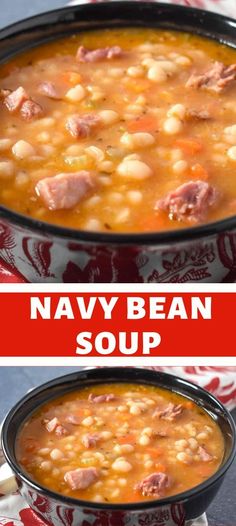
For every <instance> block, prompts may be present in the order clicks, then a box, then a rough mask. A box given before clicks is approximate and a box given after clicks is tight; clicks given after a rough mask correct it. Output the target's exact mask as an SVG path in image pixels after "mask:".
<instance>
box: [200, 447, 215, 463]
mask: <svg viewBox="0 0 236 526" xmlns="http://www.w3.org/2000/svg"><path fill="white" fill-rule="evenodd" d="M198 454H199V456H200V459H201V460H203V462H210V461H211V460H213V456H212V455H210V453H208V452H207V451H206V449H205V448H204V447H203V446H200V447H199V449H198Z"/></svg>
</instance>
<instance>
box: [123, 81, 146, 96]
mask: <svg viewBox="0 0 236 526" xmlns="http://www.w3.org/2000/svg"><path fill="white" fill-rule="evenodd" d="M125 87H126V88H127V89H128V90H130V91H134V92H135V93H142V92H143V91H145V90H146V89H148V88H149V87H150V82H149V81H148V80H147V79H131V78H129V79H128V80H127V81H126V82H125Z"/></svg>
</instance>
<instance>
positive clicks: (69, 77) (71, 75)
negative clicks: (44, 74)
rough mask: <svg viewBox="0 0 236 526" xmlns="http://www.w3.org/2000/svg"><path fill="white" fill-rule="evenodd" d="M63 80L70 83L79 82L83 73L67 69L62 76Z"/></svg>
mask: <svg viewBox="0 0 236 526" xmlns="http://www.w3.org/2000/svg"><path fill="white" fill-rule="evenodd" d="M61 80H62V81H64V82H66V83H67V82H68V83H69V84H73V85H75V84H79V82H80V81H81V75H80V74H79V73H76V72H75V71H66V72H65V73H63V75H62V76H61Z"/></svg>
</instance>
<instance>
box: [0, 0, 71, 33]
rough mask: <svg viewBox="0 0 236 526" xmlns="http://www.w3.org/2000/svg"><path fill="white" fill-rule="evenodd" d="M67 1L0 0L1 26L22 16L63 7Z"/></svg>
mask: <svg viewBox="0 0 236 526" xmlns="http://www.w3.org/2000/svg"><path fill="white" fill-rule="evenodd" d="M66 3H67V0H33V1H32V0H0V7H1V15H0V28H1V27H4V26H6V25H9V24H12V23H13V22H17V20H20V19H21V18H28V17H29V16H33V15H36V14H37V13H42V12H43V11H49V10H51V9H56V8H57V7H63V6H65V5H66Z"/></svg>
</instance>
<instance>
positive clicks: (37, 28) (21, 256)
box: [0, 1, 236, 283]
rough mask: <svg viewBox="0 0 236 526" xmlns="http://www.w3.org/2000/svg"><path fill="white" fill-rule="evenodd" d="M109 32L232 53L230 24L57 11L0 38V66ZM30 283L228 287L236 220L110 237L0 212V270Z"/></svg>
mask: <svg viewBox="0 0 236 526" xmlns="http://www.w3.org/2000/svg"><path fill="white" fill-rule="evenodd" d="M116 26H138V27H159V28H169V29H174V30H181V31H189V32H192V33H195V34H199V35H204V36H206V37H209V38H213V39H215V40H218V41H220V42H224V43H227V44H228V45H230V46H233V47H236V21H235V20H233V19H230V18H226V17H223V16H221V15H218V14H214V13H210V12H206V11H202V10H199V9H189V8H185V7H180V6H177V5H167V4H159V3H155V2H149V3H147V2H129V1H127V2H112V3H110V2H107V3H95V4H87V5H79V6H77V7H75V6H74V7H67V8H64V9H57V10H55V11H51V12H49V13H44V14H41V15H37V16H34V17H32V18H29V19H27V20H25V21H22V22H18V23H16V24H14V25H12V26H10V27H7V28H6V29H3V30H1V31H0V62H4V61H6V60H8V59H9V58H10V57H12V56H14V55H15V54H17V53H19V52H21V51H24V50H27V49H29V48H32V47H33V46H36V45H38V44H40V43H43V42H45V41H49V40H52V39H56V38H60V37H62V36H63V35H68V34H72V33H76V32H79V31H84V30H91V29H97V28H104V27H111V28H112V27H116ZM1 261H2V263H3V265H4V266H6V267H7V268H9V270H11V271H14V273H16V274H18V275H19V276H20V277H21V278H22V279H24V280H26V281H32V282H42V281H48V282H63V281H64V282H97V283H99V282H126V283H127V282H128V283H129V282H188V281H193V282H195V281H202V282H213V283H214V282H221V281H224V282H233V281H234V280H235V279H236V217H235V216H234V217H231V218H229V219H225V220H223V221H218V222H215V223H211V224H208V225H203V226H199V227H194V228H188V229H184V230H181V231H171V232H161V233H150V234H149V233H146V234H112V233H94V232H84V231H80V230H73V229H68V228H62V227H59V226H55V225H51V224H47V223H43V222H41V221H38V220H35V219H31V218H29V217H26V216H22V215H20V214H18V213H15V212H13V211H11V210H9V209H7V208H5V207H3V206H2V207H0V263H1Z"/></svg>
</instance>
